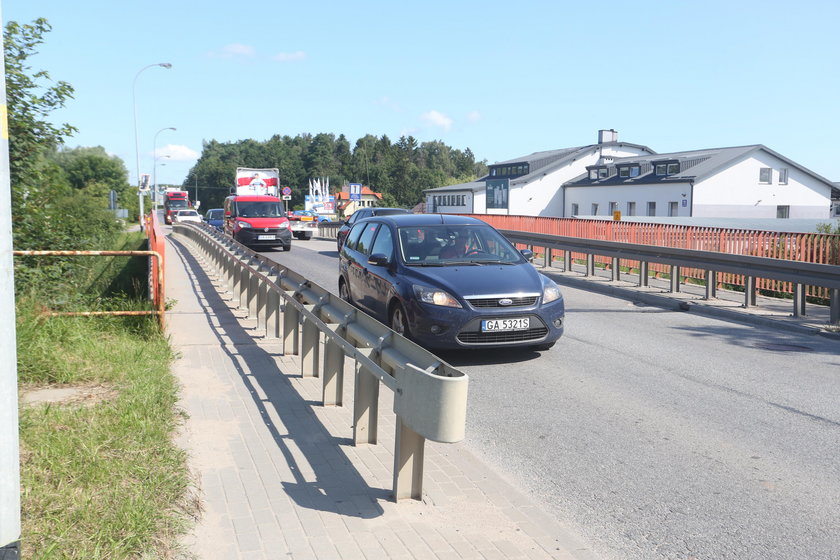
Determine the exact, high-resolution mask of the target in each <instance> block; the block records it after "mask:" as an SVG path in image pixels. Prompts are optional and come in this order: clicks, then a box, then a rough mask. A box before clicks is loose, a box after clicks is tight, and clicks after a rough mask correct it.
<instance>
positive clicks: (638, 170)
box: [630, 165, 642, 177]
mask: <svg viewBox="0 0 840 560" xmlns="http://www.w3.org/2000/svg"><path fill="white" fill-rule="evenodd" d="M641 172H642V168H641V167H639V166H638V165H634V166H633V167H631V168H630V176H631V177H638V176H639V175H640V174H641Z"/></svg>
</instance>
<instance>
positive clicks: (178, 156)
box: [154, 144, 199, 161]
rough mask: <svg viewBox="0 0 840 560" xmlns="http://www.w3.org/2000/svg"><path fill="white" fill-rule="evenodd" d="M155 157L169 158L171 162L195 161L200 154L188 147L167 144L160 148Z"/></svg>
mask: <svg viewBox="0 0 840 560" xmlns="http://www.w3.org/2000/svg"><path fill="white" fill-rule="evenodd" d="M154 155H155V157H156V158H158V157H163V156H168V158H167V159H169V160H171V161H195V160H197V159H198V156H199V153H198V152H196V151H195V150H192V149H190V148H188V147H186V146H178V145H177V144H167V145H166V146H164V147H163V148H158V149H157V151H156V152H155V154H154Z"/></svg>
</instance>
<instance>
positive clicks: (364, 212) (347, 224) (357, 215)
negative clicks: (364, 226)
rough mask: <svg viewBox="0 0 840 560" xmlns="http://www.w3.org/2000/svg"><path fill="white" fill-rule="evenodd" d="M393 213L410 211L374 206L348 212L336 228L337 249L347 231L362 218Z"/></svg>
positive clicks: (339, 248)
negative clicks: (346, 216)
mask: <svg viewBox="0 0 840 560" xmlns="http://www.w3.org/2000/svg"><path fill="white" fill-rule="evenodd" d="M393 214H411V212H410V211H408V210H406V209H405V208H378V207H376V206H374V207H371V208H359V209H358V210H356V211H355V212H353V213H352V214H350V217H349V218H347V219H346V220H344V221H343V222H342V223H341V227H340V228H338V234H337V235H336V243H337V246H338V250H339V251H341V246H342V245H343V244H344V239H345V238H346V237H347V233H348V232H349V231H350V228H352V227H353V224H355V223H356V222H358V221H359V220H364V219H365V218H370V217H372V216H391V215H393Z"/></svg>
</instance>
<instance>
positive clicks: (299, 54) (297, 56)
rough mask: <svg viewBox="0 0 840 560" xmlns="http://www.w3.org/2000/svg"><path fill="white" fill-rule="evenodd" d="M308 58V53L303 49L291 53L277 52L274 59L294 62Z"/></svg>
mask: <svg viewBox="0 0 840 560" xmlns="http://www.w3.org/2000/svg"><path fill="white" fill-rule="evenodd" d="M305 58H306V53H305V52H303V51H295V52H291V53H277V54H275V55H274V56H273V57H271V59H272V60H276V61H277V62H293V61H295V60H303V59H305Z"/></svg>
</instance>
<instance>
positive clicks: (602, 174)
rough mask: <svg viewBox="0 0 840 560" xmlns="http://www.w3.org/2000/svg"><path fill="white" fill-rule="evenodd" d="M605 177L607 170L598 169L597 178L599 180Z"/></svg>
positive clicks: (603, 168) (604, 168)
mask: <svg viewBox="0 0 840 560" xmlns="http://www.w3.org/2000/svg"><path fill="white" fill-rule="evenodd" d="M606 176H607V168H606V167H602V168H600V169H599V170H598V178H599V179H604V178H606Z"/></svg>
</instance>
